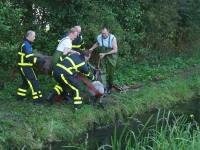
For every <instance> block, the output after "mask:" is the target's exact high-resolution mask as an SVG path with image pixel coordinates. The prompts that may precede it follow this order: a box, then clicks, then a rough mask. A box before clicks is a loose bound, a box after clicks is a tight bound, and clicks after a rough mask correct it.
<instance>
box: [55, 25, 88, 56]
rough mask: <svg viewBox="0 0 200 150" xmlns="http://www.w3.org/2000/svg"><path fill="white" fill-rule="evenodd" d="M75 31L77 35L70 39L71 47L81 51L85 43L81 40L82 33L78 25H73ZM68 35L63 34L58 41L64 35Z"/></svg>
mask: <svg viewBox="0 0 200 150" xmlns="http://www.w3.org/2000/svg"><path fill="white" fill-rule="evenodd" d="M74 28H75V29H76V31H77V37H76V38H75V39H74V40H73V41H72V49H73V50H75V51H77V52H79V53H81V52H82V51H84V50H85V43H84V40H83V35H82V33H81V27H80V26H78V25H77V26H75V27H74ZM67 36H68V33H66V34H64V35H63V36H62V37H61V39H60V40H58V43H59V42H60V41H61V40H62V39H63V38H65V37H67Z"/></svg>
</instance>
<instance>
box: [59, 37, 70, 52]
mask: <svg viewBox="0 0 200 150" xmlns="http://www.w3.org/2000/svg"><path fill="white" fill-rule="evenodd" d="M65 48H68V49H72V41H71V40H70V39H69V37H68V36H67V37H66V38H64V39H62V41H61V42H60V43H59V44H58V46H57V48H56V50H57V51H60V52H63V51H64V49H65Z"/></svg>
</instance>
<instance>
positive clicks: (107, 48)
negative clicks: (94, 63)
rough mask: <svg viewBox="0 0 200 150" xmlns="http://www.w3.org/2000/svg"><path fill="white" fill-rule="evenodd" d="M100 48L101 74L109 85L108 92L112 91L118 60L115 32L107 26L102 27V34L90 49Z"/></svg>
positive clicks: (105, 84) (105, 83) (104, 81)
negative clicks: (111, 32) (110, 31)
mask: <svg viewBox="0 0 200 150" xmlns="http://www.w3.org/2000/svg"><path fill="white" fill-rule="evenodd" d="M98 46H99V47H101V48H100V54H99V55H100V59H101V70H102V71H103V73H104V74H102V75H101V78H102V82H103V84H104V86H105V87H106V86H107V94H109V93H111V89H112V86H113V80H114V72H115V68H116V62H117V54H116V53H117V51H118V47H117V40H116V37H115V36H114V35H113V34H110V33H109V30H108V28H107V27H102V28H101V34H100V35H98V37H97V42H96V43H95V44H94V45H93V46H92V47H91V48H90V49H89V50H90V52H92V51H93V50H94V49H95V48H97V47H98Z"/></svg>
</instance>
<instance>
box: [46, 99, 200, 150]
mask: <svg viewBox="0 0 200 150" xmlns="http://www.w3.org/2000/svg"><path fill="white" fill-rule="evenodd" d="M168 111H171V112H173V114H175V116H181V115H183V114H185V115H187V116H190V115H191V114H192V115H194V119H195V120H196V121H197V122H198V123H199V122H200V118H199V116H200V100H199V99H197V100H192V101H187V102H185V103H184V104H178V105H175V106H173V107H172V108H170V109H168V110H165V114H167V113H168ZM163 113H164V110H161V112H160V116H162V114H163ZM152 114H153V117H152V119H151V121H150V123H149V124H148V125H149V126H151V125H154V124H155V120H156V118H157V112H155V113H150V114H145V115H142V116H139V117H135V118H134V119H133V118H132V119H131V120H132V121H131V124H130V125H129V126H128V129H130V130H132V131H134V133H135V134H137V133H138V128H142V124H143V125H144V124H145V123H146V122H147V120H148V119H149V118H150V116H151V115H152ZM114 126H117V139H119V136H120V134H121V133H122V130H123V129H124V127H125V123H117V124H111V125H109V126H106V127H100V128H98V129H96V130H94V131H88V133H85V134H83V135H81V136H79V137H77V138H75V139H73V140H72V141H63V142H60V143H56V144H54V145H53V146H52V147H51V149H52V150H77V148H66V147H63V146H67V145H69V143H76V144H77V143H78V144H77V147H84V148H85V147H86V146H85V145H87V149H88V150H97V149H98V146H97V144H98V145H99V146H100V145H106V144H110V143H111V137H113V135H114V128H115V127H114ZM86 142H87V144H85V143H86ZM48 149H49V148H45V149H44V150H48ZM106 149H107V150H109V147H107V148H106V147H105V150H106Z"/></svg>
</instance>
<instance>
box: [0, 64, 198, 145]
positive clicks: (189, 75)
mask: <svg viewBox="0 0 200 150" xmlns="http://www.w3.org/2000/svg"><path fill="white" fill-rule="evenodd" d="M195 64H196V63H195ZM192 65H193V66H194V64H192ZM170 67H171V66H169V67H167V66H166V68H170ZM188 67H189V66H188ZM191 68H192V67H191ZM191 68H190V69H184V71H181V70H179V71H178V72H177V71H176V72H174V71H173V74H174V75H173V76H172V74H169V76H168V73H167V72H165V75H166V76H167V77H166V78H164V79H163V80H160V81H158V82H153V81H151V80H149V82H146V84H145V85H144V86H142V87H140V88H137V89H129V90H128V91H126V93H124V94H123V93H120V92H118V91H115V90H113V92H112V93H111V94H110V95H108V96H107V97H105V98H104V99H103V102H104V105H105V110H103V109H102V108H101V107H100V106H98V105H97V106H96V107H94V106H91V105H87V104H86V103H87V98H86V97H85V98H84V103H85V104H84V107H83V108H82V109H81V110H78V112H76V113H74V109H73V105H70V104H68V103H67V102H65V101H63V102H62V103H58V102H56V101H55V102H54V105H52V106H50V105H49V104H48V103H46V104H44V105H43V106H34V105H33V104H32V100H30V99H27V100H24V101H22V102H18V101H16V97H15V93H16V91H17V86H18V85H19V84H20V82H21V79H20V76H18V75H17V76H16V78H15V79H14V80H13V81H12V82H6V84H5V85H4V90H1V91H0V94H1V97H0V100H1V101H0V104H1V108H0V116H1V120H0V121H1V122H0V123H1V132H0V137H1V138H0V142H1V145H2V146H3V147H5V148H6V147H15V148H16V147H18V148H19V149H21V148H23V147H24V148H25V147H26V148H32V149H33V148H41V147H43V146H47V145H49V144H50V143H54V142H58V141H61V140H63V139H72V138H73V137H74V136H77V135H80V134H81V133H83V132H87V130H91V129H94V128H97V127H99V126H105V125H109V124H110V123H113V122H124V121H126V120H127V118H128V117H130V116H138V115H140V114H143V113H147V112H151V111H155V110H158V109H160V108H168V107H171V106H173V105H174V104H178V103H182V102H185V101H188V100H191V99H193V98H195V97H197V96H198V95H199V88H200V86H199V85H200V80H199V71H198V70H199V69H200V67H199V66H195V67H193V69H191ZM157 69H158V70H159V67H158V68H157ZM157 69H156V68H154V69H152V68H149V70H153V71H158V70H157ZM142 71H144V70H142ZM142 71H141V72H140V71H139V70H138V72H140V74H141V75H142ZM180 71H181V73H180ZM144 72H145V71H144ZM8 73H9V71H8V72H4V73H3V74H2V75H1V79H3V81H6V80H7V79H8V78H9V76H7V74H8ZM38 78H39V82H40V85H41V88H42V89H43V91H42V92H43V93H44V95H46V94H48V92H49V90H50V89H51V88H52V87H53V85H54V83H53V82H52V79H51V77H50V76H44V75H39V76H38ZM8 143H9V144H8Z"/></svg>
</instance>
